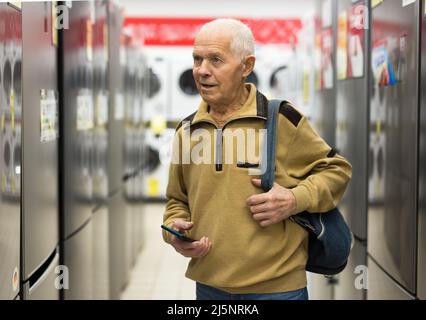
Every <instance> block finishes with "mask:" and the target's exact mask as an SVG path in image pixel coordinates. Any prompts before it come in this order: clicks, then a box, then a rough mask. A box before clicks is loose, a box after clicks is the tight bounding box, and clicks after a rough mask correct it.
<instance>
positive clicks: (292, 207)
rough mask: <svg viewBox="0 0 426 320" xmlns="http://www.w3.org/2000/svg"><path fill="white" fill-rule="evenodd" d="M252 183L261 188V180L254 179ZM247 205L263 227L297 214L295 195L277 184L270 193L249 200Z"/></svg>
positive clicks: (257, 195)
mask: <svg viewBox="0 0 426 320" xmlns="http://www.w3.org/2000/svg"><path fill="white" fill-rule="evenodd" d="M252 182H253V184H254V185H255V186H256V187H259V188H261V180H260V179H252ZM247 205H248V207H249V208H250V211H251V213H252V214H253V218H254V220H256V221H257V222H259V224H260V226H262V227H268V226H270V225H273V224H275V223H278V222H281V221H283V220H285V219H288V218H289V217H291V216H292V215H294V214H296V198H295V197H294V195H293V193H292V192H291V191H290V190H289V189H286V188H284V187H281V186H280V185H279V184H277V183H274V186H273V188H272V189H271V190H270V191H269V192H267V193H262V194H256V195H253V196H251V197H250V198H248V199H247Z"/></svg>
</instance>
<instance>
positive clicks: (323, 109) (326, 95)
mask: <svg viewBox="0 0 426 320" xmlns="http://www.w3.org/2000/svg"><path fill="white" fill-rule="evenodd" d="M339 1H340V0H339ZM337 2H338V0H317V1H316V2H315V3H314V4H315V12H316V18H315V28H314V29H315V49H314V51H315V53H316V54H315V59H316V61H315V70H316V71H315V96H314V101H315V104H314V107H313V111H312V121H311V122H312V125H313V127H314V129H315V130H316V131H317V132H318V134H319V135H320V136H321V137H322V138H323V139H324V140H325V141H326V142H327V143H328V144H329V145H330V146H331V147H333V148H336V145H335V141H336V139H335V134H336V129H335V128H336V56H335V52H336V30H337V19H336V18H337V15H336V12H337V11H336V10H337ZM334 284H335V279H334V278H326V277H323V276H322V275H318V274H308V285H309V288H310V290H309V293H310V299H313V300H331V299H333V287H334Z"/></svg>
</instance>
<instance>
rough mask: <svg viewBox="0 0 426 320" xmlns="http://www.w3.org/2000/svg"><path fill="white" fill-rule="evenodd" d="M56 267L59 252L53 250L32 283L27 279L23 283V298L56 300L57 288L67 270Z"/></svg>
mask: <svg viewBox="0 0 426 320" xmlns="http://www.w3.org/2000/svg"><path fill="white" fill-rule="evenodd" d="M58 267H59V253H57V252H56V251H55V252H54V253H53V254H52V256H51V259H50V260H49V264H48V266H46V268H45V269H44V270H43V273H42V274H40V275H39V276H37V279H36V280H35V281H34V283H32V281H29V282H26V283H25V284H24V286H23V288H24V300H58V299H59V290H60V288H61V286H62V285H64V284H65V285H66V281H67V272H66V271H64V269H60V268H58Z"/></svg>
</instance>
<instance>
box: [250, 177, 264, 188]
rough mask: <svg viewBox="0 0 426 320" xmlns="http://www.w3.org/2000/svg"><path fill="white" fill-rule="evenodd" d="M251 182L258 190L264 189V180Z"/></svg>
mask: <svg viewBox="0 0 426 320" xmlns="http://www.w3.org/2000/svg"><path fill="white" fill-rule="evenodd" d="M251 182H252V183H253V185H254V186H255V187H258V188H260V187H262V180H260V179H251Z"/></svg>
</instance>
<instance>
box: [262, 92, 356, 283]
mask: <svg viewBox="0 0 426 320" xmlns="http://www.w3.org/2000/svg"><path fill="white" fill-rule="evenodd" d="M284 103H286V102H284ZM280 105H281V101H279V100H271V101H270V102H269V105H268V119H267V121H266V129H267V162H266V166H267V167H266V171H265V173H264V174H263V176H262V188H263V190H264V191H265V192H268V191H269V190H271V189H272V187H273V185H274V176H275V145H276V129H277V118H278V111H279V108H280ZM290 220H292V221H293V222H295V223H297V224H299V225H300V226H302V227H303V228H305V229H306V230H307V231H308V232H309V245H308V261H307V264H306V270H307V271H309V272H314V273H319V274H323V275H328V276H331V275H335V274H338V273H340V272H341V271H342V270H343V269H344V268H345V267H346V264H347V261H348V257H349V254H350V251H351V248H352V244H353V235H352V233H351V231H350V229H349V227H348V225H347V224H346V222H345V220H344V219H343V216H342V214H341V213H340V211H339V210H338V209H337V208H334V209H332V210H330V211H328V212H324V213H311V212H307V211H304V212H301V213H299V214H297V215H294V216H292V217H290Z"/></svg>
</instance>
